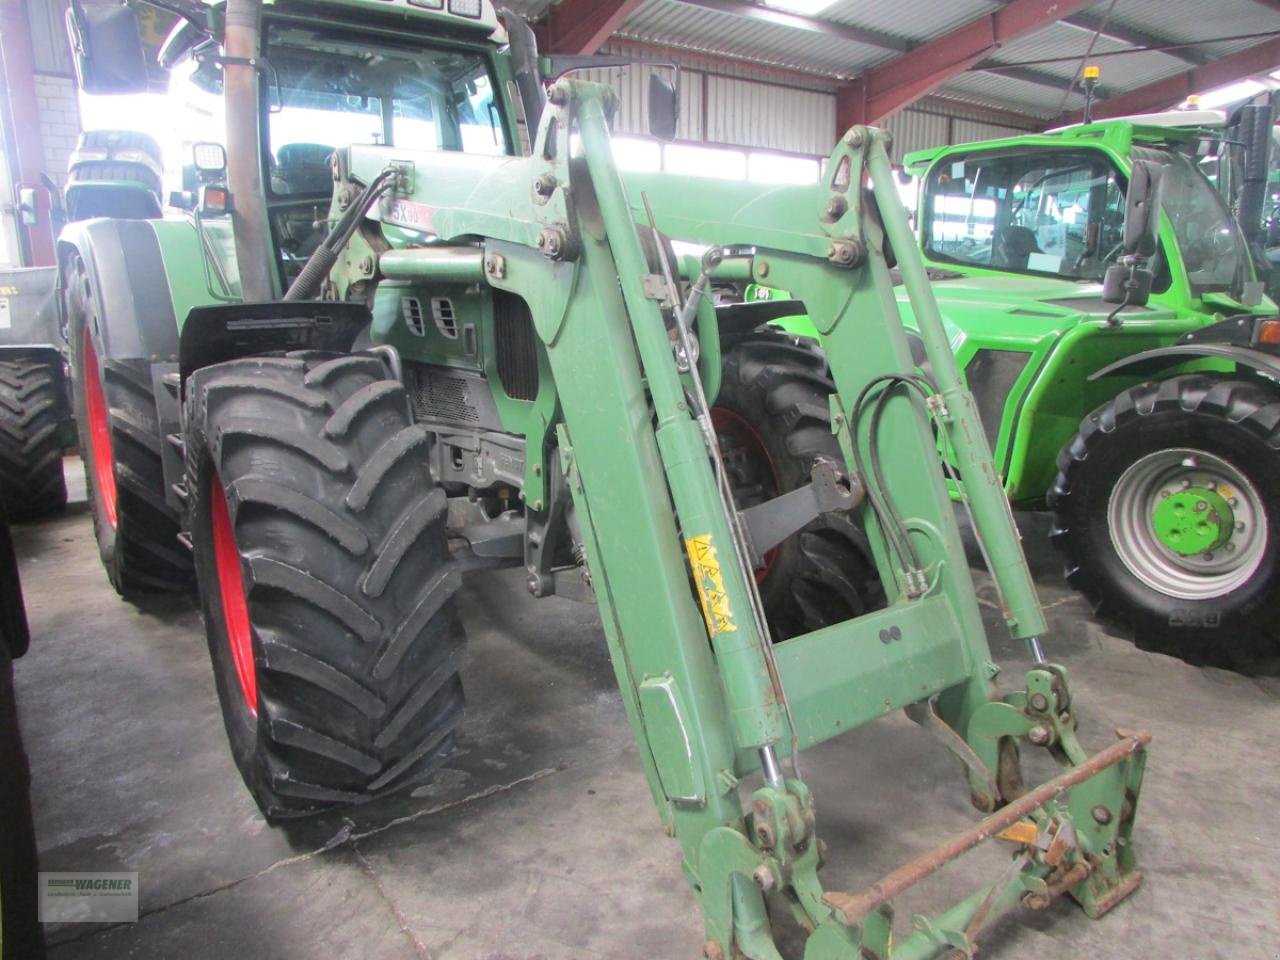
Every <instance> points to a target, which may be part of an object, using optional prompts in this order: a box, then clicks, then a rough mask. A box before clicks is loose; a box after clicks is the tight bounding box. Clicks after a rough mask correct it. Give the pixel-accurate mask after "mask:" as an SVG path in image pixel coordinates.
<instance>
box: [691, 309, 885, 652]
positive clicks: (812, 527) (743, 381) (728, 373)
mask: <svg viewBox="0 0 1280 960" xmlns="http://www.w3.org/2000/svg"><path fill="white" fill-rule="evenodd" d="M723 357H724V359H723V376H722V379H721V383H720V393H719V395H718V396H717V397H716V400H715V402H714V403H713V404H712V409H711V419H712V423H713V424H714V426H715V428H716V434H717V436H718V437H719V439H720V449H721V453H722V456H723V457H724V459H725V469H726V470H727V471H728V473H729V476H730V481H731V485H732V486H733V489H734V499H735V500H736V501H737V506H738V508H739V509H740V510H741V509H745V508H747V507H750V506H753V505H755V504H757V503H761V502H763V501H765V500H768V499H771V498H773V497H775V496H778V495H779V494H782V493H787V492H788V491H791V490H794V489H796V488H798V487H802V486H804V485H805V484H806V483H808V482H809V479H810V471H811V470H812V467H813V461H814V459H815V458H816V457H818V456H828V457H834V458H836V459H837V460H842V459H843V458H842V457H841V453H840V447H839V444H838V443H837V441H836V438H835V436H834V435H833V434H832V432H831V413H830V408H829V406H828V400H827V398H828V397H829V396H830V395H831V394H832V393H834V392H835V384H834V383H832V381H831V379H830V377H829V376H828V371H827V362H826V360H825V358H824V357H823V355H822V352H821V351H820V350H819V349H818V348H817V347H816V346H814V345H811V344H809V343H807V342H806V341H800V340H797V339H796V338H795V337H791V336H788V335H786V334H783V333H781V332H778V331H773V330H756V331H754V332H752V333H750V334H748V335H747V336H745V337H744V338H742V339H740V340H737V341H734V342H731V343H727V344H726V345H725V350H724V355H723ZM870 558H871V552H870V549H869V546H868V544H867V543H866V540H865V538H864V536H863V534H862V531H861V530H860V529H859V528H858V527H857V525H855V524H854V523H853V521H852V520H851V519H850V518H848V517H845V516H837V515H835V514H827V515H825V516H823V517H819V518H818V519H817V520H814V521H813V522H812V523H810V524H809V525H808V526H807V527H805V528H804V529H802V530H801V531H800V532H799V533H797V534H794V535H793V536H791V537H789V538H787V539H786V540H784V541H783V542H782V543H781V544H779V545H778V546H777V547H775V548H774V549H773V550H770V551H769V552H768V553H767V554H766V556H765V558H764V563H763V565H762V566H761V567H760V568H759V569H758V570H757V571H756V582H757V583H758V584H759V586H760V593H761V597H762V599H763V600H764V605H765V613H766V614H767V616H768V620H769V624H770V628H771V631H772V632H773V634H774V637H775V639H778V640H781V639H785V638H787V637H793V636H797V635H799V634H802V633H808V632H810V631H813V630H817V629H818V628H820V627H824V626H827V625H829V624H832V623H839V622H841V621H843V620H847V619H849V618H850V617H855V616H860V615H861V614H863V613H867V612H869V611H871V610H875V609H877V608H879V607H881V606H883V605H884V588H883V587H882V586H881V583H880V579H879V576H878V575H877V573H876V570H875V567H874V566H873V565H872V563H871V559H870Z"/></svg>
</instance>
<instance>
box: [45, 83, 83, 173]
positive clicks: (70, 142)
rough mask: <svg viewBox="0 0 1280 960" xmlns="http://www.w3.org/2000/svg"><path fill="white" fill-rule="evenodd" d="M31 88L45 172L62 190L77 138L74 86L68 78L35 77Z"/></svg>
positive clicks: (78, 109) (78, 120)
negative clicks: (38, 107) (38, 111)
mask: <svg viewBox="0 0 1280 960" xmlns="http://www.w3.org/2000/svg"><path fill="white" fill-rule="evenodd" d="M35 86H36V99H37V101H38V103H39V105H40V139H41V140H42V141H43V144H44V167H45V171H46V172H47V173H48V174H49V175H50V176H51V177H53V178H54V180H56V181H57V182H58V185H59V186H63V185H65V183H66V179H67V161H68V159H70V157H71V151H72V150H73V149H74V148H75V145H76V137H78V136H79V135H80V106H79V103H78V102H77V100H76V90H75V84H74V82H73V81H72V80H71V78H70V77H58V76H53V75H50V74H36V77H35Z"/></svg>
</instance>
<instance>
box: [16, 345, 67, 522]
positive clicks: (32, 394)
mask: <svg viewBox="0 0 1280 960" xmlns="http://www.w3.org/2000/svg"><path fill="white" fill-rule="evenodd" d="M61 382H62V375H61V371H60V370H59V369H58V368H56V367H54V366H53V364H51V363H49V362H48V361H44V360H37V359H28V358H23V359H17V360H5V361H0V500H2V501H3V502H4V505H5V508H6V509H7V510H8V513H9V518H10V519H11V520H15V521H21V520H33V519H36V518H37V517H42V516H46V515H48V514H51V513H57V512H58V511H60V510H61V509H62V508H63V507H65V506H66V504H67V484H66V481H65V480H64V479H63V476H62V440H61V438H60V432H61V431H60V427H61V426H62V416H63V415H62V413H61V411H62V410H63V403H62V399H61V398H60V397H59V396H58V392H59V389H60V384H61Z"/></svg>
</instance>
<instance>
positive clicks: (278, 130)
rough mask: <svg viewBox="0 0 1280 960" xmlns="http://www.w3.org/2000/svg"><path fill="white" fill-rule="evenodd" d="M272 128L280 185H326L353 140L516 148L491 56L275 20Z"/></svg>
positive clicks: (270, 49)
mask: <svg viewBox="0 0 1280 960" xmlns="http://www.w3.org/2000/svg"><path fill="white" fill-rule="evenodd" d="M267 38H268V39H267V59H268V61H269V62H270V64H271V69H272V71H273V73H272V76H271V79H272V81H273V82H272V88H273V89H272V99H273V103H272V108H271V111H270V113H269V115H268V116H269V121H268V129H267V134H268V138H269V141H270V142H269V144H268V149H269V150H270V159H269V163H270V165H271V188H272V192H273V193H275V194H277V195H279V194H299V193H327V192H328V191H329V190H330V189H331V187H332V179H331V176H330V173H329V156H330V154H332V153H333V151H334V149H335V148H336V147H340V146H344V145H346V144H350V143H385V144H389V145H392V146H397V147H404V148H406V149H409V150H455V151H464V152H467V153H483V154H505V153H508V152H509V148H508V143H507V138H506V136H505V134H504V132H503V123H502V116H501V113H500V107H499V104H498V102H497V100H496V99H495V97H494V89H493V81H492V78H491V76H490V74H489V69H488V65H487V63H486V62H485V59H484V58H483V57H482V56H480V55H479V54H476V53H472V52H469V51H463V50H442V49H434V50H433V49H431V48H424V47H421V46H415V47H413V48H409V47H403V48H402V47H397V46H392V45H384V44H377V43H371V42H370V41H369V39H368V38H361V39H360V40H359V41H356V40H353V39H351V38H350V36H339V35H335V34H330V33H327V32H324V31H319V30H314V29H311V28H304V27H297V26H292V25H280V24H276V25H272V26H270V27H269V28H268V33H267Z"/></svg>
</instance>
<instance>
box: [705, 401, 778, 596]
mask: <svg viewBox="0 0 1280 960" xmlns="http://www.w3.org/2000/svg"><path fill="white" fill-rule="evenodd" d="M711 425H712V427H714V428H715V431H716V436H717V437H718V438H720V440H721V446H722V448H723V441H725V440H728V441H729V445H730V447H731V448H733V449H737V450H740V451H741V452H742V453H743V454H744V455H745V456H746V458H747V459H748V461H749V462H751V463H753V464H764V466H765V467H767V468H768V475H767V476H768V480H769V482H770V483H771V484H772V489H770V490H768V491H766V499H767V498H769V497H776V496H777V495H778V491H779V489H780V485H779V483H778V471H777V470H776V469H775V468H774V465H773V458H772V457H770V456H769V448H768V447H766V446H765V445H764V438H763V437H762V436H760V434H759V432H758V431H757V430H756V428H755V427H753V426H752V425H751V424H750V423H749V422H748V421H747V420H746V419H745V418H744V417H743V416H742V415H741V414H739V413H738V412H737V411H736V410H730V409H729V408H728V407H712V408H711ZM777 559H778V548H777V547H774V548H773V549H772V550H769V551H768V552H766V553H765V555H764V560H763V562H762V563H761V564H760V566H758V567H756V571H755V574H756V583H764V581H765V578H766V577H768V576H769V571H770V570H772V569H773V565H774V562H775V561H776V560H777Z"/></svg>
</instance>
